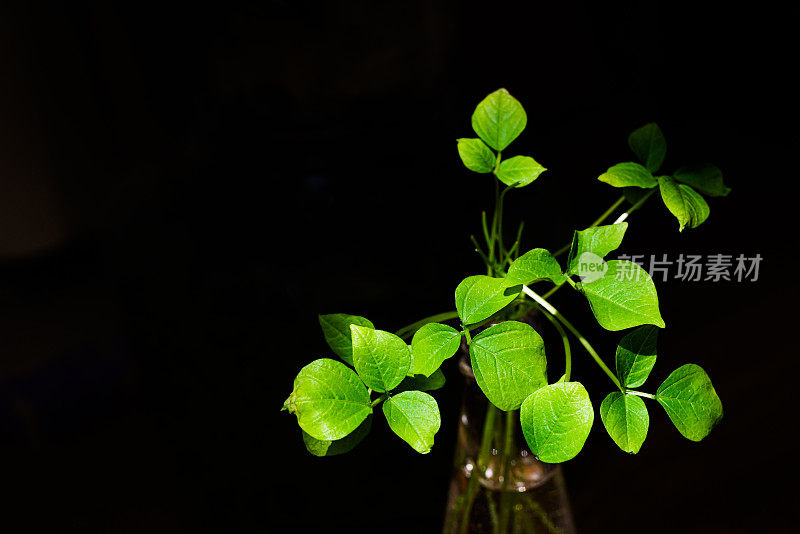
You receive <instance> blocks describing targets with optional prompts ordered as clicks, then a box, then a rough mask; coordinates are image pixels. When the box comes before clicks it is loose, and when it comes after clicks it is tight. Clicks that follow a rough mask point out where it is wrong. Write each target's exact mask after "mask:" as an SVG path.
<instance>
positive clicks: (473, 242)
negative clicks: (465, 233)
mask: <svg viewBox="0 0 800 534" xmlns="http://www.w3.org/2000/svg"><path fill="white" fill-rule="evenodd" d="M469 238H470V240H471V241H472V244H473V245H475V252H477V253H478V255H480V257H481V259H483V262H484V263H485V264H487V265H488V264H489V258H487V257H486V254H485V253H484V252H483V250H481V246H480V245H479V244H478V240H477V239H475V236H474V235H471V236H469Z"/></svg>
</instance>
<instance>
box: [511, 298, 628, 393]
mask: <svg viewBox="0 0 800 534" xmlns="http://www.w3.org/2000/svg"><path fill="white" fill-rule="evenodd" d="M522 291H523V292H525V294H526V295H528V296H529V297H530V298H532V299H533V300H534V301H535V302H536V303H538V304H539V305H540V306H541V307H542V308H544V310H545V311H546V312H548V313H550V314H551V315H552V316H553V317H555V318H556V319H558V320H559V321H560V322H561V324H563V325H564V326H566V327H567V330H569V331H570V332H572V335H573V336H575V337H576V338H577V339H578V341H580V342H581V345H583V348H585V349H586V352H588V353H589V355H590V356H591V357H592V358H593V359H594V361H595V362H596V363H597V365H599V366H600V368H601V369H602V370H603V371H604V372H605V373H606V374H607V375H608V377H609V378H610V379H611V381H612V382H614V385H615V386H617V388H619V390H620V391H622V392H623V393H624V390H623V388H622V385H621V384H620V383H619V380H618V379H617V377H616V375H615V374H614V373H613V372H611V369H609V368H608V366H607V365H606V364H605V363H604V362H603V360H602V359H601V358H600V355H599V354H597V351H595V350H594V348H593V347H592V345H591V344H590V343H589V342H588V341H587V340H586V338H585V337H583V335H581V333H580V332H578V329H577V328H575V327H574V326H572V323H570V322H569V321H568V320H567V319H565V318H564V317H563V316H562V315H561V314H560V313H558V310H556V309H555V308H554V307H553V305H552V304H550V303H549V302H547V301H546V300H544V299H543V298H542V297H541V296H540V295H539V294H537V293H536V292H535V291H533V290H532V289H531V288H529V287H528V286H522Z"/></svg>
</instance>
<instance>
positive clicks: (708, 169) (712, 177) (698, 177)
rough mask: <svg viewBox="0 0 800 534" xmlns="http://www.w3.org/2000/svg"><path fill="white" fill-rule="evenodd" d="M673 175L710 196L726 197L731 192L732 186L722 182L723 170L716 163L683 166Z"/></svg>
mask: <svg viewBox="0 0 800 534" xmlns="http://www.w3.org/2000/svg"><path fill="white" fill-rule="evenodd" d="M672 177H673V178H675V179H676V180H677V181H679V182H681V183H684V184H686V185H689V186H691V187H692V188H693V189H694V190H696V191H699V192H700V193H703V194H704V195H708V196H710V197H725V196H728V193H730V192H731V188H730V187H727V186H726V185H725V184H724V183H722V171H721V170H719V168H718V167H716V166H714V165H699V166H696V167H681V168H680V169H678V170H677V171H675V174H673V176H672Z"/></svg>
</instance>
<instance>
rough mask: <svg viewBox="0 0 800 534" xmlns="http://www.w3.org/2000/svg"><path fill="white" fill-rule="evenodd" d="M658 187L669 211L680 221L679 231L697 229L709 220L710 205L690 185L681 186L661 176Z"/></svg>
mask: <svg viewBox="0 0 800 534" xmlns="http://www.w3.org/2000/svg"><path fill="white" fill-rule="evenodd" d="M658 186H659V188H660V189H661V198H662V199H663V200H664V204H665V205H666V206H667V209H669V211H670V212H671V213H672V214H673V215H674V216H675V218H677V219H678V224H679V225H680V228H679V231H681V232H683V229H684V228H686V227H687V226H688V227H689V228H697V227H698V226H700V225H701V224H702V223H703V221H705V220H706V219H708V214H709V211H710V210H709V208H708V203H707V202H706V201H705V199H704V198H703V197H702V196H701V195H700V193H698V192H697V191H695V190H694V189H692V188H691V187H689V186H688V185H684V184H679V183H678V182H676V181H675V180H673V179H672V178H671V177H669V176H659V178H658Z"/></svg>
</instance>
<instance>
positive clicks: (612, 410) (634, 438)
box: [600, 391, 650, 454]
mask: <svg viewBox="0 0 800 534" xmlns="http://www.w3.org/2000/svg"><path fill="white" fill-rule="evenodd" d="M600 419H602V421H603V425H604V426H605V427H606V430H607V431H608V435H609V436H611V439H613V440H614V443H616V444H617V445H618V446H619V448H620V449H622V450H623V451H625V452H629V453H631V454H636V453H637V452H639V449H641V448H642V443H644V438H646V437H647V428H648V427H649V426H650V415H649V414H648V413H647V406H645V405H644V401H643V400H642V399H641V398H639V397H637V396H635V395H623V394H622V393H620V392H619V391H615V392H614V393H609V394H608V396H607V397H606V398H605V399H603V402H602V404H600Z"/></svg>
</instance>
